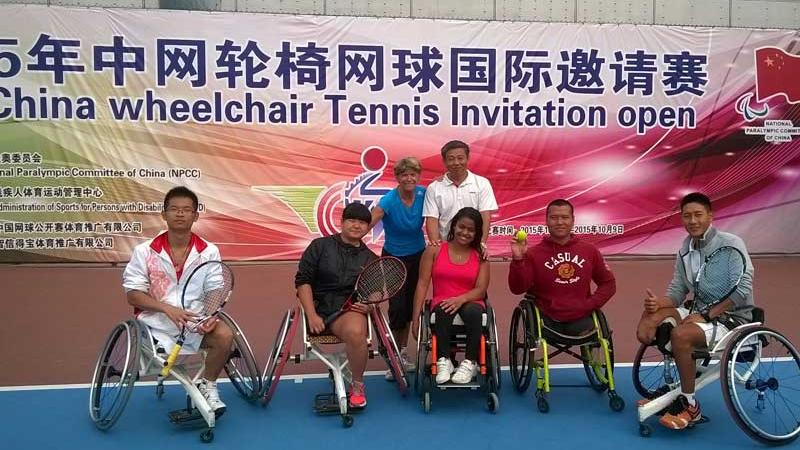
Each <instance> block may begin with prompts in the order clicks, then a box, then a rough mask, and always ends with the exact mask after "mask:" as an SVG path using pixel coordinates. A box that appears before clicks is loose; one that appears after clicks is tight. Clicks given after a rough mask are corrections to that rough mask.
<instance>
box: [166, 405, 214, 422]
mask: <svg viewBox="0 0 800 450" xmlns="http://www.w3.org/2000/svg"><path fill="white" fill-rule="evenodd" d="M169 421H170V422H172V423H174V424H175V425H195V424H198V425H199V424H200V423H202V424H203V425H205V424H206V420H205V419H204V418H203V415H202V414H200V411H198V410H197V408H192V409H191V410H188V409H186V408H181V409H176V410H175V411H170V412H169Z"/></svg>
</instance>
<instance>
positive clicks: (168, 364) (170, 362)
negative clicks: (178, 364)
mask: <svg viewBox="0 0 800 450" xmlns="http://www.w3.org/2000/svg"><path fill="white" fill-rule="evenodd" d="M181 347H183V345H181V344H180V343H177V344H175V346H174V347H172V352H170V354H169V356H168V357H167V362H166V363H165V364H164V368H163V369H161V373H160V374H159V376H160V377H162V378H163V377H166V376H167V375H169V372H170V370H172V366H174V365H175V360H176V359H178V353H180V351H181Z"/></svg>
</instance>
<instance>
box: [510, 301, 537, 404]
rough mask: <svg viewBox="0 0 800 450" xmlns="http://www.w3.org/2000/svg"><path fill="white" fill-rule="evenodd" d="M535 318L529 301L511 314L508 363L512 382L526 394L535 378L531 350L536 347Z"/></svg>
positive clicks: (522, 303) (524, 302)
mask: <svg viewBox="0 0 800 450" xmlns="http://www.w3.org/2000/svg"><path fill="white" fill-rule="evenodd" d="M534 317H535V316H534V313H533V308H532V307H531V305H530V303H529V302H527V301H522V302H520V304H519V305H518V306H517V307H516V308H514V312H513V313H512V314H511V327H510V332H509V337H508V362H509V365H510V366H511V380H512V382H513V383H514V388H515V389H516V390H517V392H525V391H526V390H527V389H528V386H530V384H531V378H532V376H533V364H532V361H531V356H532V352H531V348H532V347H533V346H535V345H536V336H535V331H534V330H535V327H536V325H535V323H534Z"/></svg>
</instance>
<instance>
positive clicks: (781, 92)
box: [735, 42, 800, 144]
mask: <svg viewBox="0 0 800 450" xmlns="http://www.w3.org/2000/svg"><path fill="white" fill-rule="evenodd" d="M795 44H796V42H792V44H790V46H789V50H790V51H791V50H792V49H793V47H794V46H795ZM754 54H755V68H756V92H755V105H754V104H753V101H752V100H753V93H752V92H748V93H746V94H743V95H742V96H740V97H739V99H738V100H736V105H735V108H736V112H737V113H739V114H740V115H741V116H742V117H743V118H744V119H745V120H746V121H747V122H753V121H755V120H757V119H764V118H765V117H767V115H768V114H769V105H768V104H767V101H768V100H770V99H771V98H773V97H783V98H784V99H786V102H787V103H789V104H790V105H793V104H796V103H800V83H798V82H797V75H798V74H800V56H797V55H793V54H791V53H789V52H787V51H786V50H783V49H781V48H778V47H761V48H758V49H756V51H755V52H754ZM745 134H748V135H761V136H764V140H765V141H767V142H772V143H775V144H779V143H781V142H789V141H791V140H792V136H796V135H798V134H800V127H795V126H794V123H792V121H791V120H787V119H781V120H770V119H765V120H764V125H763V126H761V127H755V126H747V127H745Z"/></svg>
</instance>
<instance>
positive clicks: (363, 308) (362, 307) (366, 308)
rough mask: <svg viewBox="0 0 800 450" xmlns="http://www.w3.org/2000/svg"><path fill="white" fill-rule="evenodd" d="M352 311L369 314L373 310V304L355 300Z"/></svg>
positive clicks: (351, 307)
mask: <svg viewBox="0 0 800 450" xmlns="http://www.w3.org/2000/svg"><path fill="white" fill-rule="evenodd" d="M350 311H355V312H357V313H361V314H364V315H365V316H366V315H367V314H369V313H370V311H372V305H368V304H366V303H359V302H355V303H353V304H352V305H351V306H350Z"/></svg>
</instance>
